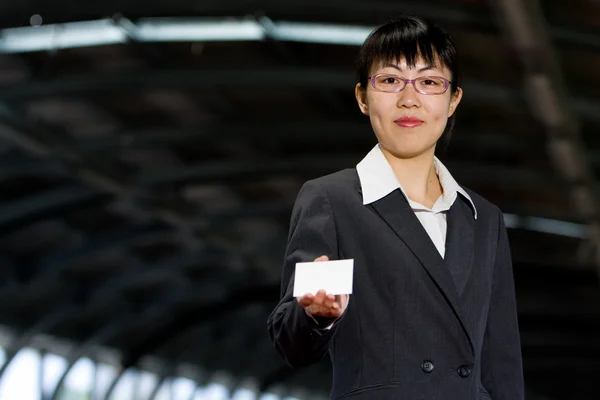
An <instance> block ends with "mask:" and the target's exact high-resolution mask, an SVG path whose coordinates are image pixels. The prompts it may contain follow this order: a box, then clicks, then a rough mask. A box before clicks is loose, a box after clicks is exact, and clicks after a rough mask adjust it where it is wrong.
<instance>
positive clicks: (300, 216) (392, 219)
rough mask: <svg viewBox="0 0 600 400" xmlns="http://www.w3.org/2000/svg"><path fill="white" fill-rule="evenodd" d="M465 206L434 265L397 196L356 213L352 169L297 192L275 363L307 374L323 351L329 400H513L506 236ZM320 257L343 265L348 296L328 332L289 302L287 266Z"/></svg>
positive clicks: (517, 371) (500, 225)
mask: <svg viewBox="0 0 600 400" xmlns="http://www.w3.org/2000/svg"><path fill="white" fill-rule="evenodd" d="M469 195H470V196H471V199H472V200H473V202H474V204H475V206H476V208H477V213H478V215H477V219H475V218H474V214H473V209H472V207H471V205H470V204H469V202H468V201H467V200H466V199H465V198H463V197H462V196H461V195H460V194H459V195H458V198H457V200H456V201H455V203H454V205H453V206H452V207H451V209H450V210H449V211H448V215H447V221H448V231H447V241H446V255H445V258H442V257H441V256H440V254H439V252H438V251H437V249H436V248H435V245H434V244H433V242H432V241H431V239H430V238H429V236H428V235H427V232H426V231H425V229H424V228H423V227H422V225H421V224H420V222H419V220H418V219H417V217H416V216H415V214H414V212H413V211H412V210H411V208H410V206H409V204H408V202H407V200H406V199H405V197H404V196H403V195H402V193H401V192H400V191H399V190H398V189H397V190H395V191H394V192H392V193H390V194H389V195H388V196H386V197H385V198H383V199H381V200H378V201H376V202H375V203H373V204H370V205H366V206H365V205H363V204H362V196H361V188H360V182H359V179H358V174H357V172H356V169H347V170H344V171H340V172H337V173H335V174H332V175H328V176H325V177H322V178H319V179H316V180H312V181H309V182H307V183H306V184H304V186H303V187H302V189H301V190H300V193H299V195H298V198H297V200H296V203H295V205H294V209H293V212H292V219H291V227H290V234H289V240H288V247H287V250H286V254H285V263H284V267H283V276H282V293H281V297H282V298H281V301H280V302H279V304H278V305H277V306H276V308H275V310H274V311H273V312H272V314H271V315H270V317H269V319H268V330H269V335H270V337H271V340H272V341H273V343H274V345H275V348H276V349H277V351H278V352H279V353H280V354H281V355H282V356H283V358H284V359H285V360H286V362H287V363H288V364H289V365H291V366H294V367H298V366H306V365H309V364H312V363H315V362H317V361H318V360H320V359H321V358H322V357H323V356H324V354H325V353H326V352H329V354H330V357H331V361H332V363H333V382H332V388H331V398H332V399H365V400H379V399H382V400H383V399H386V400H388V399H389V400H392V399H394V400H397V399H406V400H420V399H422V400H442V399H443V400H453V399H456V400H468V399H473V400H475V399H479V400H482V399H484V400H487V399H493V400H521V399H523V398H524V384H523V373H522V364H521V348H520V340H519V331H518V325H517V314H516V304H515V293H514V282H513V273H512V262H511V254H510V249H509V243H508V238H507V234H506V228H505V226H504V221H503V218H502V213H501V212H500V210H499V209H498V208H497V207H495V206H494V205H492V204H491V203H489V202H487V201H486V200H485V199H483V198H482V197H480V196H478V195H476V194H475V193H472V192H470V191H469ZM323 254H324V255H327V256H329V258H330V259H332V260H336V259H346V258H353V259H354V288H353V294H352V295H351V296H350V302H349V304H348V308H347V310H346V313H345V314H344V315H343V317H342V318H340V319H338V320H337V321H336V323H335V325H334V326H333V327H332V329H330V330H325V329H323V328H324V327H325V326H327V325H328V324H329V323H330V322H331V320H327V319H319V320H318V321H313V320H312V319H311V318H310V317H308V316H307V315H306V313H305V311H304V310H303V309H302V308H301V307H300V306H299V305H298V304H297V302H296V300H295V299H294V298H293V297H292V288H293V273H294V267H295V264H296V262H303V261H313V260H314V259H315V258H316V257H318V256H320V255H323ZM307 384H309V385H310V382H307Z"/></svg>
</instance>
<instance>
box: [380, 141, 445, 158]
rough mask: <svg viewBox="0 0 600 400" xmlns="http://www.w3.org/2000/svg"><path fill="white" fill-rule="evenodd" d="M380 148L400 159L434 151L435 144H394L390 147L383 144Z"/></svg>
mask: <svg viewBox="0 0 600 400" xmlns="http://www.w3.org/2000/svg"><path fill="white" fill-rule="evenodd" d="M382 147H383V148H384V149H385V150H387V151H388V152H389V153H390V154H392V155H393V156H394V157H396V158H401V159H409V158H415V157H419V156H421V155H423V154H425V153H428V152H430V151H434V150H435V144H433V145H423V144H421V145H416V144H415V143H394V144H392V145H391V146H386V145H385V144H383V145H382Z"/></svg>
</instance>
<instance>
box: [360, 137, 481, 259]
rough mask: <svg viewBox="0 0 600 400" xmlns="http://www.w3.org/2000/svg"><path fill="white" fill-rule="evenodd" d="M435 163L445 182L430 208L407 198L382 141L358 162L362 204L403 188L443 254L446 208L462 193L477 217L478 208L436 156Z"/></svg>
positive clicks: (418, 216) (438, 174) (442, 183)
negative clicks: (382, 147) (384, 152)
mask: <svg viewBox="0 0 600 400" xmlns="http://www.w3.org/2000/svg"><path fill="white" fill-rule="evenodd" d="M433 165H434V168H435V172H436V174H437V176H438V179H439V180H440V184H441V186H442V195H441V196H440V197H439V198H438V199H437V201H436V202H435V204H434V205H433V207H431V208H427V207H425V206H424V205H422V204H420V203H417V202H416V201H413V200H411V199H409V198H408V196H407V195H406V192H405V191H404V188H403V187H402V185H401V184H400V182H398V178H396V175H395V174H394V171H393V170H392V167H391V166H390V164H389V163H388V161H387V159H386V158H385V156H384V155H383V153H382V152H381V149H380V148H379V145H376V146H375V147H374V148H373V149H372V150H371V151H370V152H369V154H367V155H366V156H365V158H363V160H362V161H361V162H360V163H358V165H357V166H356V170H357V172H358V177H359V179H360V185H361V187H362V196H363V204H365V205H367V204H370V203H373V202H375V201H377V200H380V199H382V198H383V197H385V196H387V195H388V194H390V193H391V192H393V191H394V190H396V189H400V191H401V192H402V194H403V195H404V197H406V199H407V200H408V203H409V204H410V206H411V208H412V210H413V211H414V213H415V215H416V216H417V218H418V219H419V221H420V222H421V225H423V228H425V231H427V234H428V235H429V237H430V238H431V240H432V242H433V243H434V244H435V247H436V248H437V249H438V251H439V252H440V255H441V256H442V258H443V257H444V255H445V253H446V231H447V222H446V212H447V211H448V210H449V209H450V207H451V206H452V204H454V202H455V201H456V198H457V196H458V194H459V193H460V194H461V195H462V196H464V197H465V198H466V199H467V200H469V202H470V203H471V206H472V207H473V214H474V218H475V219H477V209H476V208H475V204H474V203H473V201H472V200H471V197H470V196H469V195H468V194H467V192H466V191H465V190H464V189H463V188H462V187H460V186H459V185H458V183H457V182H456V181H455V180H454V178H453V177H452V175H451V174H450V171H448V169H447V168H446V167H445V166H444V164H442V162H441V161H440V160H439V159H438V158H437V157H434V161H433Z"/></svg>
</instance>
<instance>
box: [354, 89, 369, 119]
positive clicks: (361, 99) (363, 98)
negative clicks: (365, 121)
mask: <svg viewBox="0 0 600 400" xmlns="http://www.w3.org/2000/svg"><path fill="white" fill-rule="evenodd" d="M354 95H355V96H356V102H357V103H358V108H360V111H361V112H362V113H363V114H365V115H369V104H368V103H367V90H366V88H365V89H364V90H363V87H362V86H361V85H360V83H357V84H356V87H355V88H354Z"/></svg>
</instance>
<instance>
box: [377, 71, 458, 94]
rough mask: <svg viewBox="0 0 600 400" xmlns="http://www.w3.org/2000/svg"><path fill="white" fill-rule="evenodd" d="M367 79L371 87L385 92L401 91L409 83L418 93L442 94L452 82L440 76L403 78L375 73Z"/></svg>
mask: <svg viewBox="0 0 600 400" xmlns="http://www.w3.org/2000/svg"><path fill="white" fill-rule="evenodd" d="M369 79H370V80H371V85H372V86H373V89H375V90H377V91H380V92H386V93H398V92H401V91H403V90H404V88H405V87H406V85H407V84H409V83H410V84H412V85H413V87H414V88H415V90H416V91H417V92H418V93H421V94H442V93H445V92H446V91H447V90H448V88H449V87H450V84H451V83H452V82H451V81H449V80H448V79H446V78H442V77H441V76H421V77H419V78H416V79H405V78H402V77H400V76H398V75H392V74H377V75H373V76H370V77H369Z"/></svg>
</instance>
